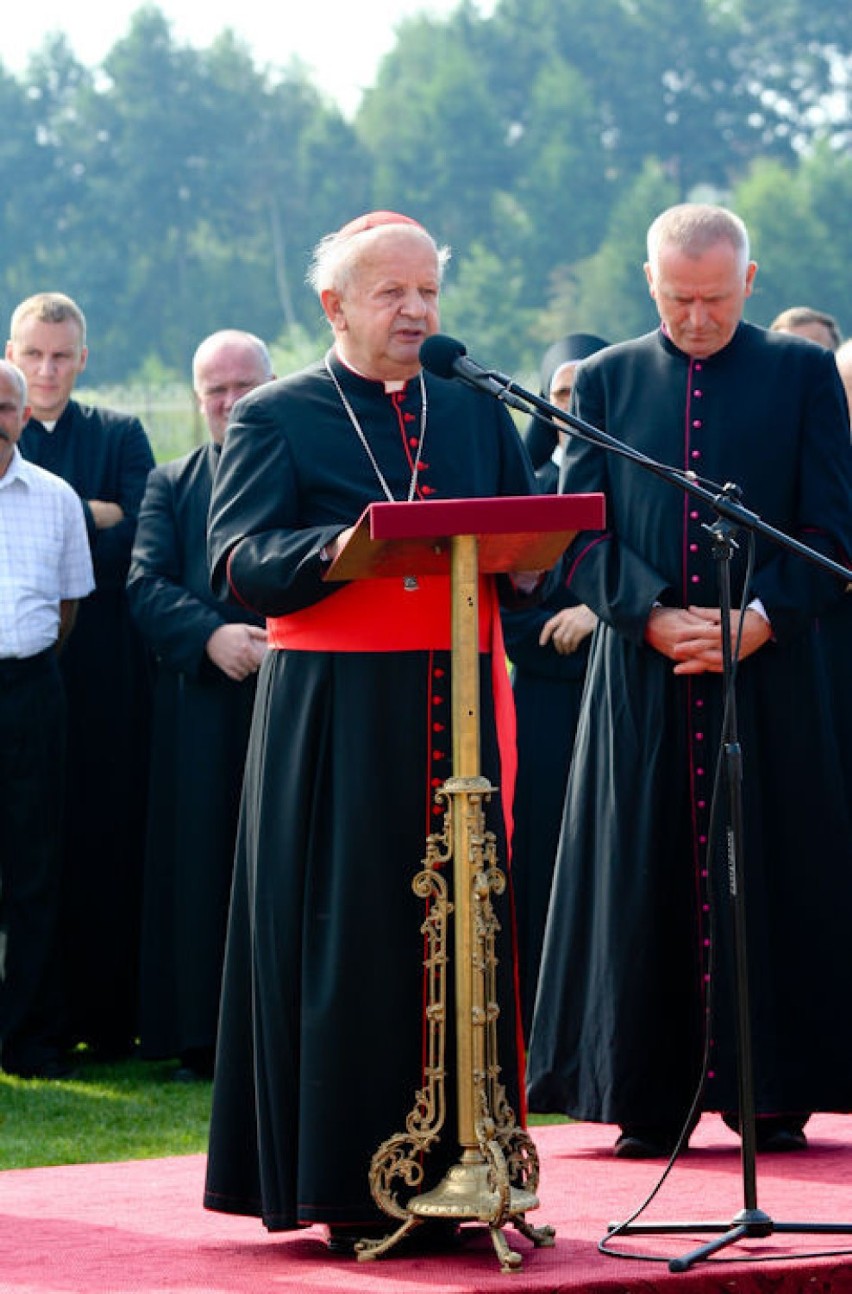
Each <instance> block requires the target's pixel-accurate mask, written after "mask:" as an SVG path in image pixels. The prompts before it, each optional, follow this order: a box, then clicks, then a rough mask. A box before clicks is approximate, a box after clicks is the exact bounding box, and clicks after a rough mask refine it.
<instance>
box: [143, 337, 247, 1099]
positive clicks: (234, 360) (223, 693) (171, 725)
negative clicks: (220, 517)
mask: <svg viewBox="0 0 852 1294" xmlns="http://www.w3.org/2000/svg"><path fill="white" fill-rule="evenodd" d="M272 376H273V373H272V365H271V361H270V358H269V352H268V351H267V349H266V346H265V345H264V343H263V342H262V341H260V339H259V338H257V337H254V336H252V335H251V334H250V333H245V332H237V331H233V330H228V331H223V332H217V333H214V334H213V335H212V336H210V337H207V338H206V339H205V340H204V341H203V342H202V343H201V345H200V346H199V347H198V350H197V351H196V353H195V358H194V360H193V385H194V388H195V394H196V398H197V400H198V406H199V409H200V410H201V414H202V417H203V418H204V421H205V423H206V425H207V429H208V431H209V433H210V440H209V443H208V444H206V445H202V446H201V447H199V448H198V449H195V450H193V451H192V452H191V453H190V454H187V455H186V456H185V457H183V458H179V459H177V460H175V461H174V462H171V463H166V464H165V465H164V466H161V467H158V468H156V469H155V470H154V471H153V472H152V473H151V475H150V477H149V478H148V485H147V488H146V490H145V497H144V499H143V501H142V507H141V509H140V513H139V526H138V529H137V532H136V542H135V544H134V547H133V556H132V560H131V566H130V575H129V578H128V585H127V588H128V596H129V598H130V605H131V610H132V612H133V615H134V617H135V619H136V622H137V624H138V625H139V628H140V629H141V630H142V633H143V635H144V637H145V639H146V641H147V643H148V645H149V647H150V648H151V650H152V651H153V653H154V655H155V657H156V661H157V679H156V688H155V700H154V727H153V735H152V758H151V779H150V800H149V811H148V831H147V851H146V861H145V889H144V899H143V929H142V959H141V974H140V1036H141V1045H142V1053H143V1055H145V1056H147V1057H151V1058H156V1057H165V1056H179V1057H180V1060H181V1065H180V1068H179V1069H178V1070H177V1071H176V1074H175V1077H176V1078H177V1079H178V1080H181V1081H186V1082H189V1081H192V1080H194V1079H204V1078H210V1077H211V1075H212V1073H213V1055H214V1050H215V1043H216V1020H217V1015H218V1008H219V986H220V980H221V974H222V958H223V956H224V950H225V923H226V918H227V910H228V895H229V892H230V886H231V869H232V864H233V856H234V837H235V833H236V825H237V813H238V809H239V798H240V789H241V787H242V770H243V761H244V758H245V748H246V742H247V740H248V732H249V723H250V719H251V709H252V704H253V701H254V687H255V676H256V674H257V670H258V667H259V665H260V662H261V660H262V658H263V654H264V652H265V650H266V632H265V629H264V628H263V627H262V625H263V622H262V620H261V619H260V618H259V617H257V616H254V615H252V614H251V613H250V612H248V611H246V610H245V609H244V608H242V607H239V606H236V605H234V604H233V603H227V602H225V601H221V600H219V599H217V598H216V597H215V596H214V595H213V593H212V592H211V590H210V577H209V573H208V567H207V510H208V507H209V504H210V491H211V487H212V484H213V477H214V476H215V473H216V468H217V466H218V463H219V454H220V452H221V448H222V442H223V440H224V438H225V430H226V427H227V424H228V417H229V415H230V412H231V408H232V407H233V405H234V404H235V403H236V401H237V400H238V399H239V398H240V397H241V396H243V395H245V394H246V393H247V392H248V391H251V390H253V389H254V387H256V386H260V385H261V384H262V383H263V382H268V381H269V380H270V379H271V378H272Z"/></svg>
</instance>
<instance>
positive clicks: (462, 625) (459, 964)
mask: <svg viewBox="0 0 852 1294" xmlns="http://www.w3.org/2000/svg"><path fill="white" fill-rule="evenodd" d="M450 583H451V595H450V596H451V608H452V635H453V657H452V673H451V677H452V716H453V781H454V782H455V783H457V784H461V785H462V786H463V785H464V784H465V783H469V782H470V780H471V779H477V780H478V779H479V774H480V768H479V756H480V735H479V553H478V543H477V539H476V536H475V535H455V536H453V539H452V554H451V581H450ZM469 808H470V805H469V800H468V797H467V795H466V794H465V793H464V791H461V792H460V793H458V794H455V795H454V797H453V815H452V822H453V902H454V906H455V922H454V935H455V973H456V995H455V1004H456V1046H457V1051H458V1063H457V1067H456V1079H457V1091H458V1138H459V1145H460V1146H461V1148H462V1150H463V1151H475V1152H476V1155H475V1157H476V1158H480V1155H479V1151H478V1139H477V1135H476V1118H477V1113H478V1112H477V1109H476V1075H477V1074H480V1075H481V1074H482V1072H483V1069H484V1063H485V1060H484V1057H485V1039H484V1034H483V1026H484V1016H485V1012H484V1003H483V1002H482V1001H481V997H482V985H481V982H480V981H481V978H482V977H481V976H476V975H475V974H474V964H473V959H474V931H473V904H472V896H471V884H472V874H471V860H470V840H469V821H468V815H469ZM477 1021H478V1023H477Z"/></svg>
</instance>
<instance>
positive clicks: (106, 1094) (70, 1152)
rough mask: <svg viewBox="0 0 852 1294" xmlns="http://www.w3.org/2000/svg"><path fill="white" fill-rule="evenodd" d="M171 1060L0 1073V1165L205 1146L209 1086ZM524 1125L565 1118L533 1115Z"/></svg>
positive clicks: (186, 1151) (152, 1155)
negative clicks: (59, 1072)
mask: <svg viewBox="0 0 852 1294" xmlns="http://www.w3.org/2000/svg"><path fill="white" fill-rule="evenodd" d="M175 1068H176V1066H175V1062H174V1061H164V1062H150V1061H142V1060H129V1061H124V1062H122V1063H121V1064H115V1065H95V1064H89V1065H87V1064H85V1062H84V1060H82V1059H81V1063H80V1066H79V1076H78V1077H77V1078H74V1079H71V1080H69V1081H67V1082H61V1083H56V1082H50V1083H46V1082H43V1081H40V1080H38V1079H32V1080H29V1081H24V1080H23V1079H20V1078H12V1077H11V1076H10V1075H8V1074H2V1073H0V1169H3V1168H36V1167H39V1166H41V1165H46V1164H93V1163H107V1162H110V1161H113V1160H121V1159H156V1158H159V1157H161V1156H167V1155H193V1154H199V1153H203V1152H204V1151H206V1149H207V1124H208V1119H209V1115H210V1093H211V1085H210V1084H209V1083H174V1082H172V1081H171V1078H172V1074H173V1073H174V1072H175ZM529 1122H530V1125H531V1126H533V1127H534V1126H535V1125H537V1124H547V1123H565V1122H567V1119H566V1118H565V1116H564V1115H549V1114H534V1115H531V1116H530V1120H529Z"/></svg>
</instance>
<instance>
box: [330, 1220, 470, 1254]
mask: <svg viewBox="0 0 852 1294" xmlns="http://www.w3.org/2000/svg"><path fill="white" fill-rule="evenodd" d="M391 1228H392V1223H391V1222H390V1220H389V1221H388V1225H387V1227H383V1226H382V1225H381V1223H378V1224H374V1223H365V1224H364V1226H362V1227H359V1226H349V1225H345V1226H340V1225H338V1224H337V1223H332V1224H331V1225H330V1226H329V1228H328V1239H327V1241H326V1248H327V1249H328V1251H329V1253H331V1254H342V1255H344V1257H347V1258H354V1257H355V1254H356V1247H357V1244H358V1241H359V1240H378V1239H380V1238H383V1237H384V1236H386V1235H390V1232H391ZM461 1235H462V1231H461V1227H460V1226H459V1224H458V1223H457V1222H454V1221H453V1220H452V1219H451V1218H429V1219H427V1221H425V1222H422V1223H421V1224H420V1226H418V1227H415V1228H414V1229H413V1230H412V1231H409V1233H408V1235H407V1236H404V1237H403V1239H402V1240H400V1241H398V1242H397V1244H396V1245H395V1247H394V1250H393V1252H394V1253H399V1254H400V1255H403V1254H407V1255H410V1256H415V1255H418V1254H442V1253H449V1252H450V1251H451V1250H453V1249H456V1248H458V1246H459V1244H460V1243H461Z"/></svg>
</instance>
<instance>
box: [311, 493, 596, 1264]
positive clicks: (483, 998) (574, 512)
mask: <svg viewBox="0 0 852 1294" xmlns="http://www.w3.org/2000/svg"><path fill="white" fill-rule="evenodd" d="M603 525H604V498H603V495H600V494H593V495H542V496H539V497H526V496H524V497H517V498H516V497H511V498H494V499H490V498H489V499H448V500H429V501H426V502H424V501H417V502H415V503H374V504H371V505H370V507H369V508H367V510H366V511H365V512H364V514H363V515H362V517H361V518H360V520H359V522H358V524H357V526H356V527H355V530H354V531H353V534H352V535H351V537H350V539H349V541H348V543H347V544H346V546H345V547H344V548H343V550H342V551H341V553H340V554H339V555H338V557H337V559H336V560H335V561H334V562H333V564H332V566H331V568H330V570H329V572H328V575H327V577H326V578H327V579H330V580H353V579H389V578H402V579H403V580H406V581H411V582H412V583H415V584H416V581H417V579H418V578H421V577H425V576H435V575H445V576H449V589H448V596H449V599H450V612H451V644H452V728H453V775H452V777H450V778H449V779H448V780H447V781H446V782H445V783H444V784H443V786H442V787H441V789H440V790H439V791H438V792H437V794H436V798H437V799H438V801H439V802H442V803H443V804H444V806H445V808H444V824H443V829H442V830H441V831H439V832H435V833H433V834H432V835H430V836H429V837H428V838H427V841H426V857H425V859H424V863H423V871H421V872H420V873H418V875H417V876H416V877H415V878H414V881H413V882H412V885H413V888H414V891H415V893H416V894H418V895H419V896H420V897H421V898H423V899H424V900H425V901H426V902H427V903H428V908H427V917H426V920H425V921H424V923H423V926H422V930H423V933H424V935H425V937H426V955H425V957H424V965H425V967H426V971H427V980H428V985H429V993H428V1000H427V1003H426V1018H427V1035H428V1050H427V1064H426V1071H425V1077H424V1087H423V1088H422V1089H421V1090H420V1091H418V1092H417V1093H416V1096H415V1103H414V1107H413V1109H412V1111H411V1113H410V1114H409V1116H408V1118H407V1120H406V1129H405V1131H404V1132H400V1133H396V1134H394V1135H392V1136H390V1137H389V1138H388V1139H387V1140H386V1141H385V1142H383V1143H382V1145H381V1146H379V1148H378V1149H377V1150H376V1152H375V1154H374V1155H373V1159H372V1163H371V1165H370V1189H371V1191H372V1194H373V1198H374V1199H375V1201H376V1203H377V1204H378V1206H379V1207H380V1208H381V1209H382V1210H383V1211H384V1212H385V1213H387V1214H388V1215H389V1216H391V1217H394V1218H396V1219H397V1220H398V1222H399V1225H398V1226H397V1228H396V1230H394V1231H393V1232H392V1233H391V1234H390V1235H388V1236H386V1237H385V1238H383V1239H381V1240H362V1241H359V1243H358V1246H357V1254H358V1257H359V1259H361V1260H367V1259H372V1258H377V1257H379V1256H380V1255H381V1254H384V1253H386V1252H387V1251H388V1250H389V1249H391V1248H393V1246H394V1245H395V1244H397V1242H398V1241H399V1240H401V1239H402V1238H403V1236H405V1235H407V1234H408V1232H410V1231H411V1230H413V1229H414V1228H415V1227H417V1226H419V1225H420V1224H421V1223H423V1222H425V1221H427V1220H429V1219H436V1218H439V1219H455V1220H457V1221H458V1222H480V1223H487V1225H488V1227H489V1230H490V1234H491V1238H492V1241H493V1244H494V1248H495V1250H496V1253H497V1256H498V1258H499V1259H500V1263H501V1266H502V1267H503V1270H505V1271H513V1270H515V1269H516V1268H517V1267H519V1266H520V1264H521V1255H520V1254H519V1253H518V1252H517V1251H516V1250H514V1249H512V1248H511V1246H510V1245H509V1244H508V1242H507V1240H506V1237H505V1236H504V1234H503V1227H504V1226H505V1225H506V1224H507V1223H511V1224H512V1225H513V1226H514V1227H515V1228H516V1229H517V1230H518V1231H520V1232H521V1233H522V1234H523V1235H525V1236H526V1237H527V1238H528V1239H529V1240H531V1241H532V1242H533V1244H534V1245H536V1246H547V1245H552V1244H553V1239H554V1232H553V1228H552V1227H548V1226H543V1227H533V1226H531V1225H530V1223H528V1222H527V1220H526V1216H525V1215H526V1213H527V1212H528V1211H529V1210H531V1209H534V1208H537V1207H538V1198H537V1196H536V1194H535V1192H536V1190H537V1187H538V1180H539V1162H538V1154H537V1151H536V1148H535V1145H534V1143H533V1141H532V1139H531V1138H530V1137H529V1135H528V1133H527V1132H526V1131H525V1130H524V1129H522V1128H520V1127H518V1126H517V1123H516V1119H515V1114H514V1111H513V1110H512V1109H511V1107H510V1105H509V1103H508V1101H507V1098H506V1092H505V1088H504V1086H503V1084H502V1083H501V1082H500V1066H499V1062H498V1056H497V1018H498V1016H499V1014H500V1003H499V1001H498V994H497V976H496V968H497V948H496V945H497V935H498V932H499V923H498V921H497V918H496V916H495V913H494V908H493V905H492V895H495V894H499V893H501V892H502V891H503V889H504V888H505V885H506V880H505V876H504V875H503V873H502V872H501V871H500V868H499V866H498V860H497V854H496V838H495V836H494V833H493V832H490V831H487V830H486V826H485V813H484V808H483V806H484V804H485V803H486V801H487V800H489V799H490V798H491V795H492V793H493V792H494V791H495V790H496V789H497V788H495V787H493V786H492V785H491V784H490V783H489V782H488V780H487V778H484V777H483V776H482V775H481V770H480V734H479V605H478V599H479V583H480V576H482V575H489V574H496V573H498V572H503V573H507V572H511V571H532V570H547V569H549V568H550V567H551V566H553V565H554V563H555V562H556V561H557V560H558V558H559V557H560V555H561V554H562V552H563V551H564V549H565V548H566V547H567V546H568V544H569V543H570V542H571V540H572V538H573V537H574V535H575V534H576V533H577V531H579V530H600V529H602V528H603ZM450 860H452V865H453V866H452V871H453V894H452V899H450V896H449V892H448V887H447V882H446V879H445V875H444V871H445V867H446V864H447V863H448V862H449V861H450ZM451 916H452V918H453V954H454V957H455V984H456V992H455V999H456V1000H455V1004H454V1019H455V1030H456V1033H455V1042H456V1055H457V1064H456V1069H457V1073H456V1075H455V1081H456V1088H457V1094H458V1119H457V1121H458V1130H457V1131H458V1145H459V1157H458V1159H457V1161H456V1162H455V1163H454V1164H453V1165H452V1166H451V1168H450V1169H449V1171H448V1172H447V1174H446V1175H445V1177H444V1178H443V1180H442V1181H441V1182H439V1184H438V1185H437V1186H436V1187H434V1188H433V1189H432V1190H429V1191H426V1192H419V1193H418V1190H417V1188H418V1187H419V1186H420V1184H421V1183H422V1181H423V1175H424V1174H423V1157H424V1154H426V1153H428V1151H429V1149H430V1148H431V1147H432V1146H433V1145H434V1144H435V1142H436V1141H437V1140H438V1138H439V1137H440V1135H441V1132H442V1129H443V1127H444V1123H445V1117H446V1099H445V1096H446V1081H447V1074H446V1069H445V1067H444V1056H445V1051H446V1029H447V1018H448V1012H447V1010H446V981H447V971H446V967H447V962H448V959H449V952H448V948H449V925H450V917H451ZM402 1189H406V1190H407V1191H408V1192H409V1193H408V1198H407V1199H401V1198H400V1190H402Z"/></svg>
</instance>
